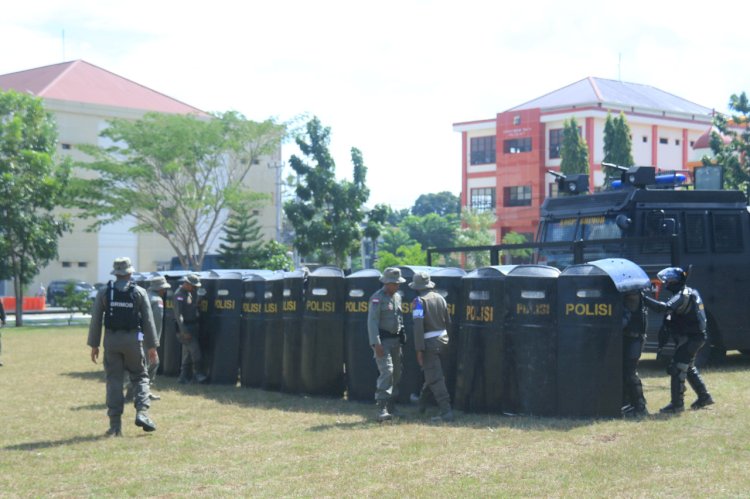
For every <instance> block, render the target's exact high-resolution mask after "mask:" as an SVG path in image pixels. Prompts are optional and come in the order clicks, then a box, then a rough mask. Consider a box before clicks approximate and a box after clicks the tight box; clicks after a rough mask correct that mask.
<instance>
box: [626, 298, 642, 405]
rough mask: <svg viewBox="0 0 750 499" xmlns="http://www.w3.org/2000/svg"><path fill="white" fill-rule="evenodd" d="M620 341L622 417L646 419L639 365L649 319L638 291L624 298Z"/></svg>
mask: <svg viewBox="0 0 750 499" xmlns="http://www.w3.org/2000/svg"><path fill="white" fill-rule="evenodd" d="M623 309H624V313H623V318H622V323H623V328H622V333H623V341H622V381H623V383H622V386H623V408H622V413H623V416H626V417H643V416H648V409H646V397H644V396H643V383H641V378H640V377H639V376H638V361H639V360H640V359H641V352H643V344H644V343H645V340H646V324H647V321H648V315H647V310H646V306H645V304H644V301H643V295H642V293H641V292H640V291H632V292H629V293H626V294H625V296H624V297H623Z"/></svg>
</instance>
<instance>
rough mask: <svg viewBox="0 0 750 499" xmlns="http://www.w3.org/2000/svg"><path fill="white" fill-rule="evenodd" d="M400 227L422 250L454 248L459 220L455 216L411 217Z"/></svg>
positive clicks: (431, 214)
mask: <svg viewBox="0 0 750 499" xmlns="http://www.w3.org/2000/svg"><path fill="white" fill-rule="evenodd" d="M400 227H402V228H403V229H404V230H405V231H406V232H407V233H408V234H409V237H411V238H412V239H414V240H415V241H417V242H418V243H419V244H420V245H422V247H423V248H445V247H448V246H455V243H456V232H457V231H458V228H459V220H458V217H457V216H456V215H447V216H440V215H438V214H436V213H430V214H428V215H425V216H423V217H418V216H414V215H411V216H408V217H406V218H405V219H404V220H403V221H402V222H401V224H400Z"/></svg>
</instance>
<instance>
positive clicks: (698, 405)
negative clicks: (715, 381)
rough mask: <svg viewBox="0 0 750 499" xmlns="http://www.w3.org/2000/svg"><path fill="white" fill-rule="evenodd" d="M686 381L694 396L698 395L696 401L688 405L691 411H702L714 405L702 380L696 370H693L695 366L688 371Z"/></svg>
mask: <svg viewBox="0 0 750 499" xmlns="http://www.w3.org/2000/svg"><path fill="white" fill-rule="evenodd" d="M687 380H688V383H690V388H692V389H693V391H694V392H695V394H696V395H698V399H697V400H696V401H695V402H693V403H692V404H690V407H691V408H692V409H693V410H695V409H703V408H704V407H706V406H708V405H711V404H713V403H714V399H713V397H711V394H710V393H708V388H706V383H704V382H703V378H702V377H701V375H700V374H699V373H698V370H697V369H696V368H695V366H693V367H691V368H690V369H688V372H687Z"/></svg>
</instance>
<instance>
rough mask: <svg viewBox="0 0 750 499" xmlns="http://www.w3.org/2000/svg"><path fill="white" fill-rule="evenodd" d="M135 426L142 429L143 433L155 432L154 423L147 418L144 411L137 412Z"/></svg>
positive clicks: (146, 413)
mask: <svg viewBox="0 0 750 499" xmlns="http://www.w3.org/2000/svg"><path fill="white" fill-rule="evenodd" d="M135 425H136V426H140V427H141V428H143V431H156V423H154V422H153V420H151V418H150V417H149V416H148V412H147V411H145V410H139V411H138V412H137V413H136V415H135Z"/></svg>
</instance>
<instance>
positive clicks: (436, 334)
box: [424, 329, 448, 340]
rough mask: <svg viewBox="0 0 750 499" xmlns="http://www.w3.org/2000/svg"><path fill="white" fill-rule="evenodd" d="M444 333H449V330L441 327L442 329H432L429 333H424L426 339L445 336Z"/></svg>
mask: <svg viewBox="0 0 750 499" xmlns="http://www.w3.org/2000/svg"><path fill="white" fill-rule="evenodd" d="M444 334H448V331H446V330H445V329H441V330H440V331H430V332H429V333H425V334H424V339H426V340H429V339H430V338H437V337H439V336H443V335H444Z"/></svg>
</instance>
